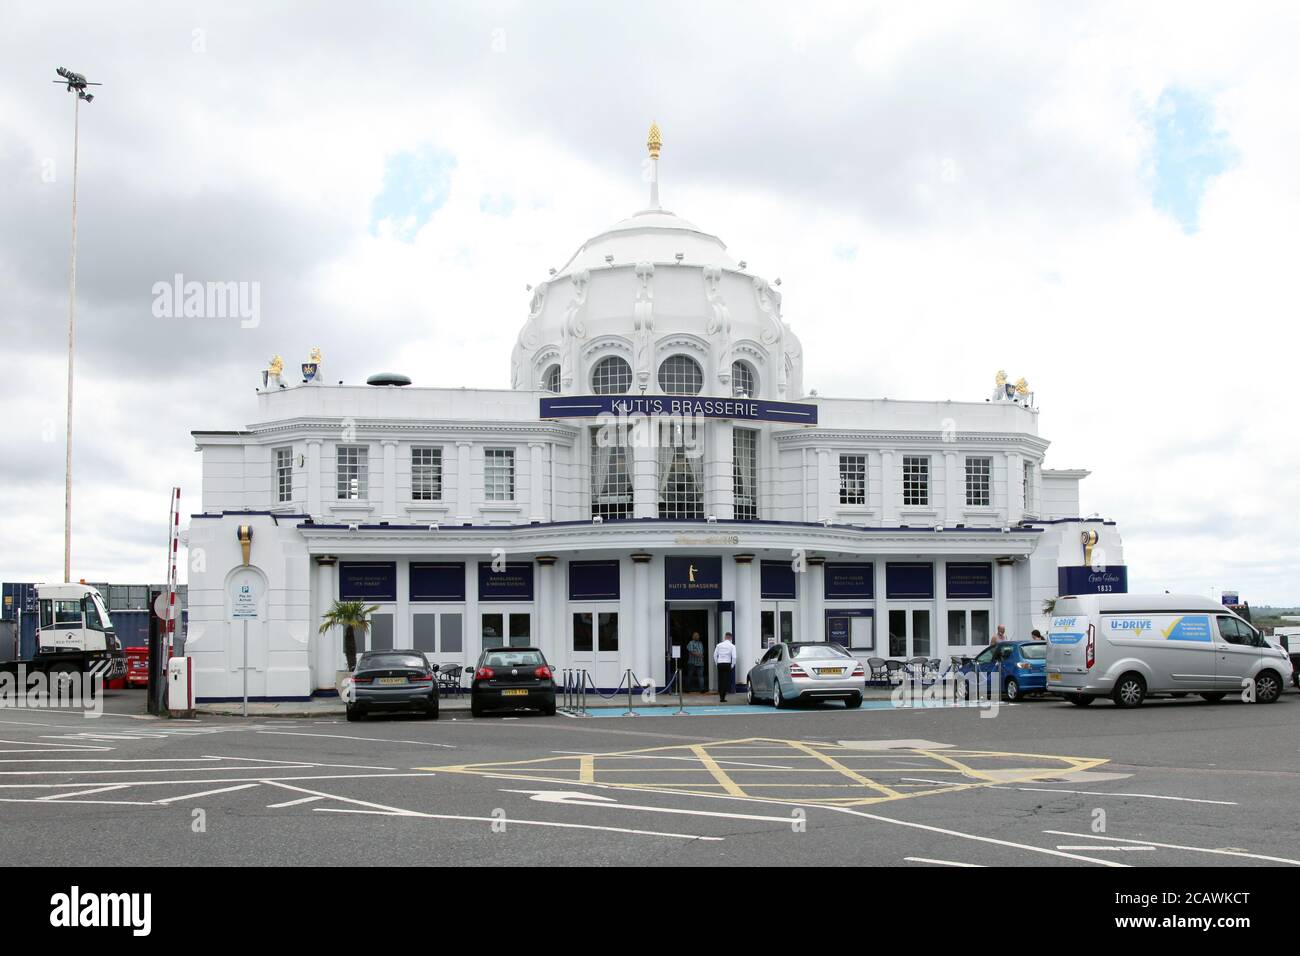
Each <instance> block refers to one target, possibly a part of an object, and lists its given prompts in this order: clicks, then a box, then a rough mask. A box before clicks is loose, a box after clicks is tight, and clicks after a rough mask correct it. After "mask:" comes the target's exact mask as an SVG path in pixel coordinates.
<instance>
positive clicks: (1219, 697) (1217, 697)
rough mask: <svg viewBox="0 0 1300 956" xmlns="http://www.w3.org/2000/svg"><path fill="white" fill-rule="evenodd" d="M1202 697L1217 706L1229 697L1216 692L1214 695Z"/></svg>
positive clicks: (1209, 694)
mask: <svg viewBox="0 0 1300 956" xmlns="http://www.w3.org/2000/svg"><path fill="white" fill-rule="evenodd" d="M1201 696H1202V697H1204V698H1205V699H1206V700H1208V701H1209V702H1210V703H1211V704H1217V703H1218V702H1219V701H1221V700H1223V698H1224V697H1226V696H1227V695H1226V694H1223V693H1221V692H1219V691H1214V692H1213V693H1208V694H1202V695H1201Z"/></svg>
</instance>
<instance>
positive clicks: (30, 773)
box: [0, 763, 312, 787]
mask: <svg viewBox="0 0 1300 956" xmlns="http://www.w3.org/2000/svg"><path fill="white" fill-rule="evenodd" d="M292 766H294V767H301V768H302V769H303V770H310V769H311V768H312V765H311V764H309V763H303V764H293V765H292ZM197 769H200V768H198V767H139V768H136V769H128V770H0V777H47V776H62V775H64V774H69V773H80V774H91V773H94V774H104V773H189V772H190V771H192V770H197ZM202 769H208V768H206V767H205V768H202ZM230 769H231V770H234V769H236V768H235V767H231V768H230ZM238 769H239V770H285V769H287V768H286V767H285V766H284V764H274V765H271V766H266V767H244V766H240V767H239V768H238ZM2 786H4V784H0V787H2Z"/></svg>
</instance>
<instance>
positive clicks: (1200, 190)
mask: <svg viewBox="0 0 1300 956" xmlns="http://www.w3.org/2000/svg"><path fill="white" fill-rule="evenodd" d="M1149 124H1150V126H1151V132H1152V136H1153V144H1154V145H1153V156H1152V176H1153V181H1152V194H1151V199H1152V202H1153V203H1154V205H1155V207H1156V208H1157V209H1159V210H1160V211H1161V212H1164V213H1167V214H1169V215H1171V216H1173V217H1174V219H1176V220H1178V223H1179V225H1181V226H1182V227H1183V232H1185V233H1188V234H1190V233H1194V232H1196V230H1197V229H1198V228H1199V216H1200V211H1201V199H1202V198H1203V197H1204V195H1205V190H1206V188H1208V186H1209V184H1210V180H1211V179H1213V178H1214V177H1215V176H1218V175H1220V174H1221V173H1223V172H1225V171H1226V170H1227V169H1228V168H1229V167H1231V166H1232V165H1233V164H1234V163H1235V162H1236V152H1235V150H1233V148H1232V144H1231V143H1230V142H1229V140H1228V136H1227V134H1226V133H1224V132H1223V131H1222V130H1220V129H1217V128H1216V127H1215V124H1214V109H1213V107H1212V106H1211V103H1210V99H1209V97H1207V96H1204V95H1202V94H1199V93H1194V92H1192V91H1191V90H1186V89H1179V88H1177V87H1171V88H1169V89H1167V90H1165V91H1164V92H1163V93H1161V94H1160V99H1159V100H1157V101H1156V107H1155V110H1154V112H1153V113H1152V114H1151V116H1150V118H1149Z"/></svg>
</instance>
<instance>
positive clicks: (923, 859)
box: [903, 856, 984, 869]
mask: <svg viewBox="0 0 1300 956" xmlns="http://www.w3.org/2000/svg"><path fill="white" fill-rule="evenodd" d="M903 859H904V860H905V861H906V862H908V863H933V864H934V865H935V866H969V867H973V868H976V869H983V868H984V864H983V863H958V862H957V861H956V860H932V859H930V857H928V856H905V857H903Z"/></svg>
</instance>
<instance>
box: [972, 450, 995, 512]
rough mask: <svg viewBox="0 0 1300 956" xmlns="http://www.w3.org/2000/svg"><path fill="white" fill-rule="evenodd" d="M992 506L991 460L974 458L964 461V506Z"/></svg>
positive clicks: (981, 457) (980, 457)
mask: <svg viewBox="0 0 1300 956" xmlns="http://www.w3.org/2000/svg"><path fill="white" fill-rule="evenodd" d="M992 504H993V459H992V458H988V457H984V456H974V457H970V458H967V459H966V506H967V507H968V508H987V507H989V506H990V505H992Z"/></svg>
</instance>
